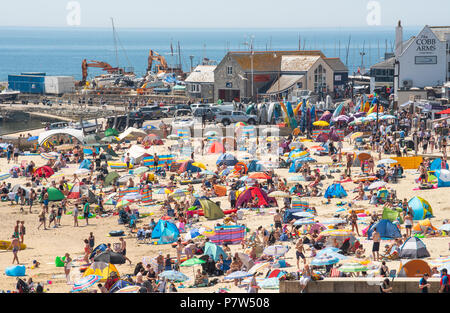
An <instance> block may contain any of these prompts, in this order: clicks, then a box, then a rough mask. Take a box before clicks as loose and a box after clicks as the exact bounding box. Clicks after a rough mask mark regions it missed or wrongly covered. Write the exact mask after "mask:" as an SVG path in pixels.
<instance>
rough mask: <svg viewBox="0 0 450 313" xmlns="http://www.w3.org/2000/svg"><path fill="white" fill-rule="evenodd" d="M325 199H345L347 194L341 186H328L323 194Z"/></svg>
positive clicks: (337, 184)
mask: <svg viewBox="0 0 450 313" xmlns="http://www.w3.org/2000/svg"><path fill="white" fill-rule="evenodd" d="M323 196H324V198H325V199H328V198H343V197H347V192H346V191H345V189H344V187H342V185H341V184H339V183H336V184H332V185H330V186H328V188H327V190H326V191H325V194H324V195H323Z"/></svg>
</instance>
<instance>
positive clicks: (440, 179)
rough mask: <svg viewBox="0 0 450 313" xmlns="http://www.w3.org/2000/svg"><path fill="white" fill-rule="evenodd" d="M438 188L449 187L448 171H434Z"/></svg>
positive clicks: (449, 177)
mask: <svg viewBox="0 0 450 313" xmlns="http://www.w3.org/2000/svg"><path fill="white" fill-rule="evenodd" d="M434 175H435V176H436V177H437V183H438V187H450V171H449V170H446V169H441V170H435V171H434Z"/></svg>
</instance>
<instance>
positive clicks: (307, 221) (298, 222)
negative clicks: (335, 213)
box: [294, 218, 316, 226]
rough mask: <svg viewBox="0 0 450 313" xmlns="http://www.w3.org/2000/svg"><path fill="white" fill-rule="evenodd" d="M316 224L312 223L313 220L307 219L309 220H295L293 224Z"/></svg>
mask: <svg viewBox="0 0 450 313" xmlns="http://www.w3.org/2000/svg"><path fill="white" fill-rule="evenodd" d="M315 223H316V222H314V220H312V219H309V218H304V219H301V220H297V221H295V222H294V225H296V226H297V225H311V224H315Z"/></svg>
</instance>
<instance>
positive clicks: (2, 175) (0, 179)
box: [0, 173, 11, 181]
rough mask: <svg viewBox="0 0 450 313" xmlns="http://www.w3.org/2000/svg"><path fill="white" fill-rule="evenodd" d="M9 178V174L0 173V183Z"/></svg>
mask: <svg viewBox="0 0 450 313" xmlns="http://www.w3.org/2000/svg"><path fill="white" fill-rule="evenodd" d="M10 177H11V174H9V173H1V174H0V181H2V180H5V179H8V178H10Z"/></svg>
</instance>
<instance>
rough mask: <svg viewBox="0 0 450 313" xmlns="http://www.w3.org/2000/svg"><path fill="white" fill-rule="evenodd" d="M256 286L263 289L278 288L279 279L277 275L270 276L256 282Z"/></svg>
mask: <svg viewBox="0 0 450 313" xmlns="http://www.w3.org/2000/svg"><path fill="white" fill-rule="evenodd" d="M258 286H259V287H261V288H263V289H278V288H279V287H280V279H279V278H278V277H270V278H266V279H264V280H263V281H262V282H258Z"/></svg>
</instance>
